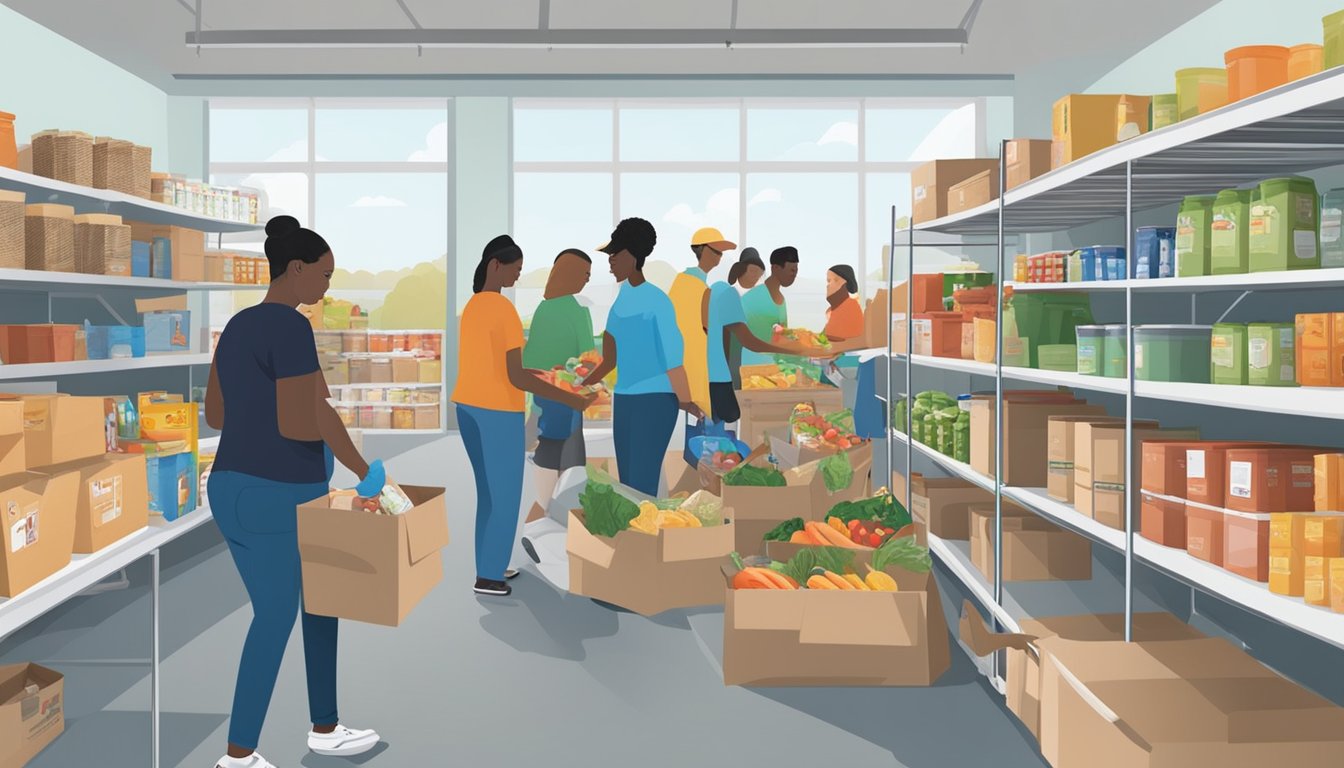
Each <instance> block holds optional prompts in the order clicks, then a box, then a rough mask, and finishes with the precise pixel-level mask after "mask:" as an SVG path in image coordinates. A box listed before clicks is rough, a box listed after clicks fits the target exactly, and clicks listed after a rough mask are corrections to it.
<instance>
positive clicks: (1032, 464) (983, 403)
mask: <svg viewBox="0 0 1344 768" xmlns="http://www.w3.org/2000/svg"><path fill="white" fill-rule="evenodd" d="M1003 396H1004V409H1003V434H1002V444H1003V478H1002V480H1003V484H1004V485H1013V486H1018V487H1021V488H1042V487H1044V486H1045V485H1046V484H1047V483H1048V482H1049V474H1050V473H1049V459H1048V456H1049V455H1050V434H1049V424H1050V417H1051V416H1104V415H1105V413H1106V409H1104V408H1102V407H1101V406H1099V405H1088V404H1087V403H1086V402H1083V401H1082V400H1077V399H1075V398H1074V397H1073V395H1071V394H1069V393H1068V392H1059V391H1043V392H1034V391H1016V392H1004V393H1003ZM994 405H995V397H994V396H993V395H976V396H975V397H973V398H972V399H971V466H972V467H973V468H974V469H975V471H977V472H979V473H981V474H983V475H987V476H989V477H993V476H994V470H995V463H996V460H995V456H994V448H995V446H994V443H995V440H994V420H995V419H994Z"/></svg>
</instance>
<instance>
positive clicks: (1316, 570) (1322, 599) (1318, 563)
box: [1302, 555, 1344, 607]
mask: <svg viewBox="0 0 1344 768" xmlns="http://www.w3.org/2000/svg"><path fill="white" fill-rule="evenodd" d="M1340 560H1344V558H1340V557H1321V556H1318V555H1306V556H1304V557H1303V558H1302V602H1304V603H1306V604H1307V605H1317V606H1321V607H1329V605H1330V571H1331V569H1332V568H1333V567H1334V564H1335V563H1337V562H1339V561H1340Z"/></svg>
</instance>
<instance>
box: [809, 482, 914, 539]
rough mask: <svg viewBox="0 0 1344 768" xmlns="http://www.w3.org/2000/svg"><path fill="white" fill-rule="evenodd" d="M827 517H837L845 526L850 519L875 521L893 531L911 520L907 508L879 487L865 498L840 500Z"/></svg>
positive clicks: (906, 524)
mask: <svg viewBox="0 0 1344 768" xmlns="http://www.w3.org/2000/svg"><path fill="white" fill-rule="evenodd" d="M827 517H828V518H832V517H834V518H839V519H840V522H842V523H844V524H845V525H846V526H848V525H849V521H851V520H860V521H875V522H876V523H878V524H880V525H881V526H882V527H883V528H889V529H891V530H893V531H899V530H901V529H902V528H905V527H906V526H908V525H910V523H912V522H913V519H912V518H911V517H910V512H909V510H907V509H906V508H905V505H904V504H901V503H900V502H899V501H897V500H896V497H895V496H892V495H891V492H890V491H888V490H887V489H886V488H879V489H878V491H877V493H875V494H873V495H872V496H870V497H868V498H866V499H859V500H857V501H842V502H840V503H839V504H836V505H835V506H834V507H831V511H830V512H828V513H827Z"/></svg>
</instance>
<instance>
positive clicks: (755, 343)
mask: <svg viewBox="0 0 1344 768" xmlns="http://www.w3.org/2000/svg"><path fill="white" fill-rule="evenodd" d="M728 327H729V328H731V329H732V332H733V335H734V336H736V337H737V341H738V343H739V344H741V345H742V346H743V348H745V349H749V350H751V351H752V352H757V353H759V354H762V355H810V354H812V352H814V351H816V350H813V349H812V348H811V347H805V346H803V345H802V344H792V343H791V344H772V343H771V342H768V341H765V340H764V339H762V338H761V337H759V336H757V335H756V334H754V333H752V332H751V329H750V328H748V327H747V326H746V324H745V323H734V324H732V325H730V326H728Z"/></svg>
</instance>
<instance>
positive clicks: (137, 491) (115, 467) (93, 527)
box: [33, 453, 149, 555]
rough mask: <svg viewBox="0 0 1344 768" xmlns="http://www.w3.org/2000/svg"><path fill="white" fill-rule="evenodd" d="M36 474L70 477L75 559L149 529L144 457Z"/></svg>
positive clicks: (110, 457)
mask: <svg viewBox="0 0 1344 768" xmlns="http://www.w3.org/2000/svg"><path fill="white" fill-rule="evenodd" d="M33 471H34V472H37V473H39V474H43V475H48V476H53V477H54V476H58V475H64V474H71V475H74V476H75V477H76V478H77V479H78V483H79V484H78V491H77V493H76V499H77V500H76V502H75V545H74V552H75V554H77V555H84V554H90V553H93V552H97V551H98V550H100V549H102V548H103V547H106V546H107V545H109V544H112V543H114V542H116V541H118V540H120V539H122V538H124V537H126V536H128V535H130V534H132V533H135V532H136V531H138V530H140V529H142V528H144V527H145V526H147V525H149V485H148V476H147V474H146V472H147V470H146V466H145V457H144V456H140V455H133V454H119V453H109V454H107V455H105V456H99V457H97V458H93V459H85V460H83V461H75V462H70V463H68V464H59V465H57V466H54V467H38V468H36V469H34V470H33Z"/></svg>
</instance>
